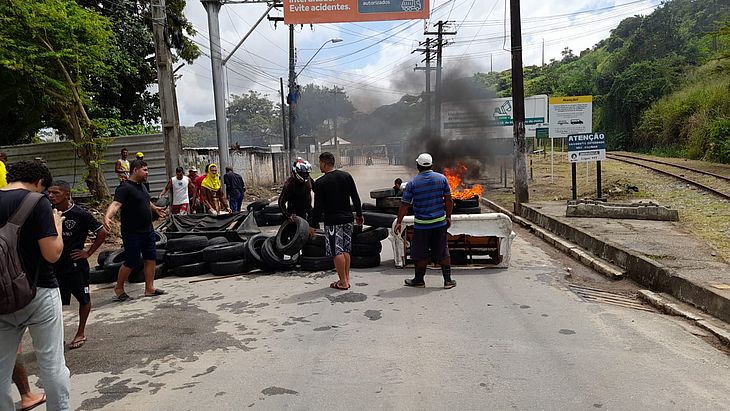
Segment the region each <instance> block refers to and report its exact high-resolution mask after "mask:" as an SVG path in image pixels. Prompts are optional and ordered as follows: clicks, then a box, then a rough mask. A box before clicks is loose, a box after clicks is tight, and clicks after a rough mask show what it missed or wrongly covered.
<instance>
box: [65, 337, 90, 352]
mask: <svg viewBox="0 0 730 411" xmlns="http://www.w3.org/2000/svg"><path fill="white" fill-rule="evenodd" d="M84 344H86V337H84V338H81V339H79V340H73V341H71V344H69V345H68V349H69V350H75V349H77V348H81V347H83V346H84Z"/></svg>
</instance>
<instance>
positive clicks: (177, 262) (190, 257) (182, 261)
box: [165, 250, 205, 268]
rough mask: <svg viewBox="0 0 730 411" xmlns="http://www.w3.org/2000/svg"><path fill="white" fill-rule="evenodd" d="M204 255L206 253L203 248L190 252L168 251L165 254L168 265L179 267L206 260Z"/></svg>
mask: <svg viewBox="0 0 730 411" xmlns="http://www.w3.org/2000/svg"><path fill="white" fill-rule="evenodd" d="M204 256H205V253H204V252H203V250H200V251H193V252H190V253H183V252H176V253H171V252H167V254H166V255H165V263H167V266H168V267H170V268H178V267H180V266H183V265H189V264H193V263H199V262H204V261H203V258H204Z"/></svg>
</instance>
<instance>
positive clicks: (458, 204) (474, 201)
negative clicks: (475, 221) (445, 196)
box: [454, 197, 479, 210]
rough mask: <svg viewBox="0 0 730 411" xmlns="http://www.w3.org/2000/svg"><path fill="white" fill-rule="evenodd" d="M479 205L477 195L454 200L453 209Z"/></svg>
mask: <svg viewBox="0 0 730 411" xmlns="http://www.w3.org/2000/svg"><path fill="white" fill-rule="evenodd" d="M474 207H479V197H477V198H470V199H468V200H454V209H455V210H456V209H459V208H474Z"/></svg>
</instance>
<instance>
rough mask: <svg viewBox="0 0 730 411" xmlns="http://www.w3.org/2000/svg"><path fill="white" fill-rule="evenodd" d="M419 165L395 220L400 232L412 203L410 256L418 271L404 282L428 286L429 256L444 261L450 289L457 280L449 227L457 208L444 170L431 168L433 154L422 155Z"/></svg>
mask: <svg viewBox="0 0 730 411" xmlns="http://www.w3.org/2000/svg"><path fill="white" fill-rule="evenodd" d="M416 167H417V168H418V175H417V176H415V177H413V179H411V181H410V182H409V183H408V184H407V185H406V187H405V190H404V191H403V198H402V203H401V206H400V210H398V219H397V220H396V224H395V232H396V233H397V234H400V232H401V223H402V222H403V217H405V216H406V214H407V213H408V207H409V206H411V205H412V206H413V214H414V217H415V219H414V224H413V228H414V230H413V239H412V241H411V258H412V259H413V260H415V262H416V275H415V278H413V279H412V280H411V279H408V280H406V281H405V283H406V285H407V286H409V287H418V288H423V287H425V286H426V282H425V281H424V277H425V276H426V266H427V265H428V261H429V259H430V260H432V261H434V262H438V263H439V264H440V265H441V272H442V274H443V276H444V288H445V289H447V290H448V289H451V288H454V287H456V281H454V280H452V279H451V257H450V256H449V243H448V233H447V231H446V230H448V228H449V227H451V211H452V210H453V208H454V201H453V200H452V199H451V188H450V187H449V182H448V180H446V177H445V176H444V175H443V174H440V173H437V172H435V171H433V170H431V167H433V159H432V158H431V155H430V154H428V153H423V154H421V155H419V156H418V158H417V159H416Z"/></svg>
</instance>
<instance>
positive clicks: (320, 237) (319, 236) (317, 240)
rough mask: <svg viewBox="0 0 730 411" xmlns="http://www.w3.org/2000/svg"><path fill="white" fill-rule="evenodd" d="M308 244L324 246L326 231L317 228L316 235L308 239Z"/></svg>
mask: <svg viewBox="0 0 730 411" xmlns="http://www.w3.org/2000/svg"><path fill="white" fill-rule="evenodd" d="M307 244H309V245H316V246H318V247H322V248H324V244H325V239H324V231H322V230H316V231H315V233H314V237H310V238H309V239H308V240H307Z"/></svg>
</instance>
